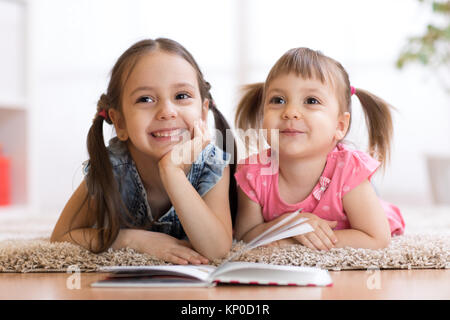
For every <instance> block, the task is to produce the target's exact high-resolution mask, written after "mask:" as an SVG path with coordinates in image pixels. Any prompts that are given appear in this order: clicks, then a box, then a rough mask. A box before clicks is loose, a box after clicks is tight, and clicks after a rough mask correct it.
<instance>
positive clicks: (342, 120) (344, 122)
mask: <svg viewBox="0 0 450 320" xmlns="http://www.w3.org/2000/svg"><path fill="white" fill-rule="evenodd" d="M349 125H350V112H344V113H343V114H341V115H340V116H339V118H338V125H337V127H336V133H335V135H334V138H335V139H336V141H340V140H342V139H344V137H345V135H346V134H347V130H348V127H349Z"/></svg>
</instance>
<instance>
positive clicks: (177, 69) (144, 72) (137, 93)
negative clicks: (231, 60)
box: [113, 50, 208, 160]
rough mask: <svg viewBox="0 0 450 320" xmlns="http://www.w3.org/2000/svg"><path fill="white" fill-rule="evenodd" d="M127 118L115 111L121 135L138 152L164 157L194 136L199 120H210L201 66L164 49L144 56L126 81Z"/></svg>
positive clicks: (124, 112) (125, 111)
mask: <svg viewBox="0 0 450 320" xmlns="http://www.w3.org/2000/svg"><path fill="white" fill-rule="evenodd" d="M122 109H123V110H122V112H123V117H121V115H120V114H119V113H117V112H114V111H113V113H115V115H116V116H115V117H116V121H114V119H113V121H114V124H115V128H116V132H117V136H118V137H119V139H121V140H127V139H128V146H129V148H130V152H131V153H132V154H134V155H135V156H139V155H140V156H151V157H152V158H154V159H155V160H159V159H161V158H162V157H163V156H164V155H165V154H166V153H167V152H169V151H170V150H171V149H172V148H173V147H174V146H175V145H176V144H177V143H179V142H180V140H181V139H182V136H183V135H186V134H190V137H192V136H193V128H194V124H195V122H196V121H200V120H203V121H206V119H207V113H208V100H205V101H202V99H201V96H200V89H199V86H198V81H197V74H196V71H195V69H194V68H193V67H192V66H191V65H190V64H189V62H187V61H186V60H185V59H183V58H182V57H180V56H178V55H175V54H170V53H166V52H162V51H159V50H158V51H154V52H150V53H148V54H146V55H144V56H143V57H141V58H140V59H139V61H138V62H137V64H136V65H135V67H134V69H133V71H132V72H131V74H130V75H129V77H128V80H127V81H126V83H125V86H124V89H123V95H122Z"/></svg>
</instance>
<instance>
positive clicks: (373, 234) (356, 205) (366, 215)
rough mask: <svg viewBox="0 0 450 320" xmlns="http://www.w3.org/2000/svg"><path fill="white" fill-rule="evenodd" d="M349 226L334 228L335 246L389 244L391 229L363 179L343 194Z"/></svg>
mask: <svg viewBox="0 0 450 320" xmlns="http://www.w3.org/2000/svg"><path fill="white" fill-rule="evenodd" d="M343 205H344V211H345V213H346V214H347V218H348V220H349V222H350V225H351V229H345V230H336V231H334V233H335V234H336V236H337V238H338V242H337V243H336V244H335V247H336V248H342V247H346V246H349V247H354V248H368V249H381V248H385V247H387V246H388V245H389V242H390V240H391V231H390V227H389V222H388V220H387V217H386V213H385V212H384V210H383V208H382V206H381V203H380V200H379V199H378V196H377V195H376V193H375V190H374V189H373V187H372V185H371V184H370V182H369V181H368V180H367V179H366V180H365V181H363V182H362V183H361V184H360V185H359V186H357V187H356V188H354V189H353V190H351V191H349V192H348V193H347V194H346V195H345V196H344V198H343Z"/></svg>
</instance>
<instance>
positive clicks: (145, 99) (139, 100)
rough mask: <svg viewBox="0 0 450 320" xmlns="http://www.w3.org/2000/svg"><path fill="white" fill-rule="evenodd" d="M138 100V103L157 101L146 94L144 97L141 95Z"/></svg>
mask: <svg viewBox="0 0 450 320" xmlns="http://www.w3.org/2000/svg"><path fill="white" fill-rule="evenodd" d="M136 102H137V103H151V102H155V100H153V98H152V97H148V96H144V97H139V98H138V99H137V101H136Z"/></svg>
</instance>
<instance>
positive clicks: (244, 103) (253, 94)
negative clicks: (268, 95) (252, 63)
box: [234, 82, 264, 130]
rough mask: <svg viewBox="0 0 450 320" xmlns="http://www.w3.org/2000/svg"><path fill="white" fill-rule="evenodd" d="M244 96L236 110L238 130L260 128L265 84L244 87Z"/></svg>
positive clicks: (235, 121)
mask: <svg viewBox="0 0 450 320" xmlns="http://www.w3.org/2000/svg"><path fill="white" fill-rule="evenodd" d="M243 91H244V95H243V97H242V98H241V100H240V101H239V104H238V106H237V109H236V117H235V120H234V123H235V125H236V128H239V129H243V130H246V129H249V128H260V127H261V121H262V112H261V106H262V99H263V91H264V82H258V83H253V84H248V85H246V86H244V87H243Z"/></svg>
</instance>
